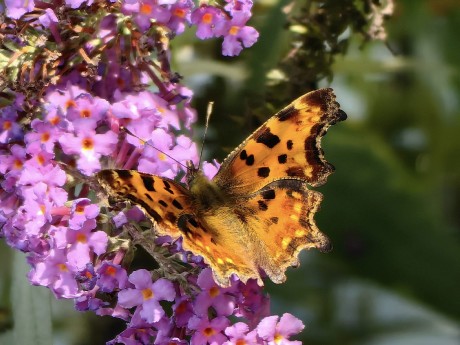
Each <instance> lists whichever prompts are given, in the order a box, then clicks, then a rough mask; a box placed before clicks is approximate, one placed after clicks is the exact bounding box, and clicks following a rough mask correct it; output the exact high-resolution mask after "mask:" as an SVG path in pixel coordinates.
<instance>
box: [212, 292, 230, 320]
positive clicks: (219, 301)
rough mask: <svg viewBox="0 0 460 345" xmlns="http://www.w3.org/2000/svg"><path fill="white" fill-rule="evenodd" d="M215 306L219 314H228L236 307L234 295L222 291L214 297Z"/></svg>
mask: <svg viewBox="0 0 460 345" xmlns="http://www.w3.org/2000/svg"><path fill="white" fill-rule="evenodd" d="M213 306H214V309H216V312H217V315H224V316H228V315H231V314H232V313H233V310H234V309H235V300H234V299H233V297H232V296H229V295H226V294H222V293H221V294H220V295H219V296H217V297H216V298H215V299H214V303H213Z"/></svg>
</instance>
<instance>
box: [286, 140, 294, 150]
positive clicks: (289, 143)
mask: <svg viewBox="0 0 460 345" xmlns="http://www.w3.org/2000/svg"><path fill="white" fill-rule="evenodd" d="M293 146H294V143H293V142H292V140H288V141H287V142H286V147H287V149H288V150H289V151H291V150H292V147H293Z"/></svg>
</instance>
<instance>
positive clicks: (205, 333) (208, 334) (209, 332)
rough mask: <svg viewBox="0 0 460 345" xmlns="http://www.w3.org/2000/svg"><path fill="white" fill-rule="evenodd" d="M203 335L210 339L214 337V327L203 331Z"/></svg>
mask: <svg viewBox="0 0 460 345" xmlns="http://www.w3.org/2000/svg"><path fill="white" fill-rule="evenodd" d="M203 333H204V335H205V336H207V337H210V336H212V335H214V334H215V333H216V332H215V331H214V329H212V327H206V328H205V329H204V330H203Z"/></svg>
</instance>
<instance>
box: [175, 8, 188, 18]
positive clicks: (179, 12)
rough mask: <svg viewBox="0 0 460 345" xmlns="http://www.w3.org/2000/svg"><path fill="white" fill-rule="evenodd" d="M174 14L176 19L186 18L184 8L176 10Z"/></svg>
mask: <svg viewBox="0 0 460 345" xmlns="http://www.w3.org/2000/svg"><path fill="white" fill-rule="evenodd" d="M173 14H174V15H175V16H176V17H179V18H184V17H185V10H184V9H183V8H176V9H174V12H173Z"/></svg>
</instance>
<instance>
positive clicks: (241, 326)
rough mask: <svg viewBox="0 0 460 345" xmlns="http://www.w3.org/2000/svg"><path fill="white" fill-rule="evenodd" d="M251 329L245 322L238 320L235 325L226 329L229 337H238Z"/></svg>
mask: <svg viewBox="0 0 460 345" xmlns="http://www.w3.org/2000/svg"><path fill="white" fill-rule="evenodd" d="M248 331H249V326H248V325H247V324H245V323H244V322H237V323H235V324H234V325H233V326H230V327H227V328H226V329H225V334H227V335H228V336H229V337H233V338H237V337H241V336H242V335H244V334H246V333H247V332H248Z"/></svg>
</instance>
